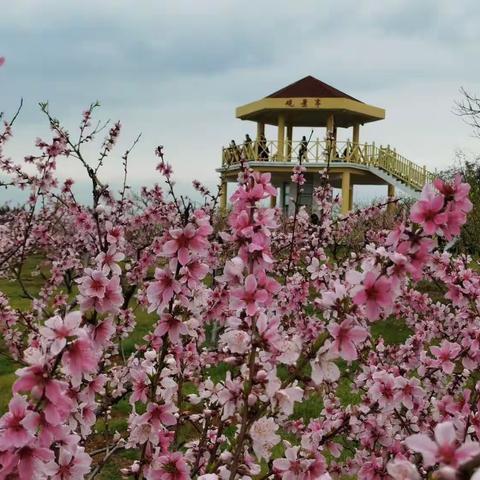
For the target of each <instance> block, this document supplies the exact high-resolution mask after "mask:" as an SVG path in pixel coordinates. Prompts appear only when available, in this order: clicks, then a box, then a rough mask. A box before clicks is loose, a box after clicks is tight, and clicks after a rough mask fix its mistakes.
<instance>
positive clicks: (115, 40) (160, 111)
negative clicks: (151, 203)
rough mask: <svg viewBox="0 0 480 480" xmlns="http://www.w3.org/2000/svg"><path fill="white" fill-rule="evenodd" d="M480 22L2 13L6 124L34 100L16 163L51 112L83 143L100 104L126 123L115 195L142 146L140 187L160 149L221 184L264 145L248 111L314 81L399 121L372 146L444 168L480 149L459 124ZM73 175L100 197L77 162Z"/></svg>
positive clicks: (372, 133)
mask: <svg viewBox="0 0 480 480" xmlns="http://www.w3.org/2000/svg"><path fill="white" fill-rule="evenodd" d="M479 23H480V2H479V1H478V0H457V1H455V2H452V1H450V0H421V1H419V0H382V1H378V0H334V1H330V0H295V1H285V0H257V1H256V2H247V1H245V0H243V1H241V0H238V1H237V0H202V1H198V0H196V1H193V0H190V1H186V0H156V1H154V0H95V1H93V0H82V1H78V0H70V1H65V0H16V1H13V2H12V1H7V0H0V56H4V57H5V58H6V62H5V64H4V65H3V67H1V68H0V111H4V112H5V113H6V115H7V117H8V116H9V115H12V114H13V113H14V112H15V110H16V108H17V105H18V103H19V101H20V98H23V100H24V108H23V109H22V112H21V115H20V117H19V118H18V120H17V122H16V125H15V129H14V134H15V137H14V139H13V140H12V142H11V144H10V145H9V147H8V149H7V153H8V154H9V155H10V156H11V157H12V158H13V159H14V160H16V161H20V160H21V159H22V158H23V156H24V155H26V154H31V153H34V152H35V147H34V142H35V138H36V137H37V136H41V137H45V138H48V128H47V125H46V122H45V118H44V117H43V116H42V114H41V112H40V111H39V108H38V102H40V101H45V100H48V101H49V105H50V109H51V111H52V112H53V113H54V114H55V116H56V117H58V118H59V119H60V120H61V121H62V122H63V124H64V125H66V126H67V127H68V129H69V130H70V131H74V130H75V128H77V126H78V124H79V120H80V116H81V112H82V111H83V110H84V109H85V108H86V107H87V106H88V105H89V104H90V103H91V102H92V101H95V100H99V101H100V102H101V104H102V107H101V109H100V110H99V111H98V113H97V115H98V118H99V119H103V120H106V119H111V120H112V121H116V120H121V122H122V125H123V131H122V136H121V139H120V142H119V144H118V146H117V148H116V150H115V152H114V153H115V154H114V155H113V156H112V158H111V159H110V160H109V161H108V162H107V164H106V165H105V168H104V176H105V178H108V181H109V182H110V184H112V185H116V184H119V183H120V181H121V177H122V167H121V159H120V157H121V154H122V153H123V151H124V150H125V149H126V148H128V147H129V146H130V144H131V143H132V141H133V140H134V139H135V137H136V136H137V135H138V134H139V133H142V138H141V141H140V142H139V144H138V145H137V147H136V149H135V151H134V153H133V154H132V156H131V159H130V172H129V176H130V184H131V185H132V186H138V185H141V184H147V185H151V184H152V183H153V182H155V181H159V180H160V179H159V177H158V174H157V173H156V172H155V165H156V163H157V159H156V158H155V157H154V155H153V152H154V149H155V147H156V145H159V144H162V145H164V146H165V153H166V158H167V160H168V162H169V163H171V164H172V165H173V168H174V172H175V177H176V180H177V184H178V188H179V189H180V191H188V190H190V184H191V180H193V179H194V178H195V179H198V180H200V181H202V182H204V183H206V184H207V185H209V186H214V185H215V184H216V183H217V178H218V177H217V173H216V172H215V169H216V168H218V167H219V166H220V162H221V158H220V151H221V147H222V146H224V145H227V144H228V143H229V141H230V139H232V138H233V139H236V140H237V141H241V140H242V139H243V137H244V135H245V133H250V134H253V133H254V132H255V124H253V123H251V122H243V121H241V120H238V119H236V118H235V108H236V107H237V106H239V105H243V104H245V103H248V102H251V101H254V100H257V99H260V98H262V97H264V96H266V95H268V94H270V93H272V92H274V91H276V90H278V89H280V88H282V87H284V86H286V85H287V84H289V83H292V82H294V81H296V80H298V79H300V78H302V77H304V76H306V75H313V76H315V77H317V78H319V79H320V80H322V81H324V82H326V83H329V84H330V85H333V86H335V87H336V88H339V89H340V90H342V91H344V92H346V93H348V94H350V95H352V96H354V97H355V98H359V99H360V100H362V101H364V102H366V103H369V104H372V105H375V106H379V107H382V108H385V110H386V119H385V120H384V121H381V122H375V123H373V124H369V125H368V126H365V128H364V129H363V130H362V131H361V136H362V138H361V140H362V141H370V142H371V141H375V143H377V144H390V145H391V146H394V147H395V148H396V149H397V151H398V152H399V153H401V154H402V155H403V156H405V157H406V158H408V159H410V160H412V161H414V162H416V163H419V164H421V165H423V164H425V165H426V166H427V168H429V169H430V170H435V169H437V170H441V169H443V168H445V167H447V166H449V165H450V164H451V163H452V162H453V161H454V157H455V151H456V150H458V149H463V150H465V151H467V152H475V151H479V150H480V140H477V139H474V138H473V137H472V131H471V129H470V128H469V127H468V126H467V125H465V123H463V122H462V120H461V119H459V118H458V117H457V116H456V115H455V114H454V113H453V109H454V103H455V101H456V100H459V99H460V93H459V89H460V87H464V88H466V89H467V90H469V91H471V92H473V93H477V94H480V62H479V61H478V58H479V54H480V28H479V27H478V26H479ZM319 135H321V133H320V132H319ZM272 137H273V139H275V134H274V133H273V132H272ZM89 153H91V154H92V157H91V158H92V160H93V159H95V156H93V152H89ZM59 174H60V176H61V177H62V178H66V177H73V178H74V179H75V180H76V181H77V182H78V185H79V187H78V188H80V189H82V188H84V189H85V191H86V188H87V187H86V186H87V184H86V180H85V175H84V173H83V171H82V169H81V167H80V166H79V165H77V164H76V163H75V161H74V160H62V161H61V165H59ZM2 198H3V199H4V198H5V197H4V196H3V197H2Z"/></svg>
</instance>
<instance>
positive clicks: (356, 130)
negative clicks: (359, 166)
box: [352, 123, 360, 159]
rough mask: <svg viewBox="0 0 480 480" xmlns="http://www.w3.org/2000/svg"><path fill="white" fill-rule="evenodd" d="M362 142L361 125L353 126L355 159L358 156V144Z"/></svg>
mask: <svg viewBox="0 0 480 480" xmlns="http://www.w3.org/2000/svg"><path fill="white" fill-rule="evenodd" d="M359 142H360V124H358V123H356V124H355V125H354V126H353V136H352V147H353V152H354V153H353V158H354V159H355V158H356V157H357V156H358V144H359Z"/></svg>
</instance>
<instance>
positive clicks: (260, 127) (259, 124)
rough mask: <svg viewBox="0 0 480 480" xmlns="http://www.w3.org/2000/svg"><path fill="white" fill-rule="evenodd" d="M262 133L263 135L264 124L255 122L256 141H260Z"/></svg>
mask: <svg viewBox="0 0 480 480" xmlns="http://www.w3.org/2000/svg"><path fill="white" fill-rule="evenodd" d="M262 135H265V124H264V123H261V122H257V142H259V141H260V137H261V136H262Z"/></svg>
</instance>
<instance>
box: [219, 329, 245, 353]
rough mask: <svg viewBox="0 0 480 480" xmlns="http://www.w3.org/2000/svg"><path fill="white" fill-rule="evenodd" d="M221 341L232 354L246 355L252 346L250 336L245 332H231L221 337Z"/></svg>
mask: <svg viewBox="0 0 480 480" xmlns="http://www.w3.org/2000/svg"><path fill="white" fill-rule="evenodd" d="M220 340H221V341H222V342H223V343H225V345H226V347H227V348H228V350H230V352H232V353H239V354H244V353H245V352H247V351H248V349H249V348H250V346H251V340H250V335H249V334H248V333H247V332H245V331H243V330H229V331H228V332H225V333H224V334H223V335H222V336H221V337H220Z"/></svg>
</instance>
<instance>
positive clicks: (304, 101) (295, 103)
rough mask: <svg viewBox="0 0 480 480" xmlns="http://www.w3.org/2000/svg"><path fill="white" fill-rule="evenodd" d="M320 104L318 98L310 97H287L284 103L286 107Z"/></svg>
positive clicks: (304, 106) (316, 105) (315, 105)
mask: <svg viewBox="0 0 480 480" xmlns="http://www.w3.org/2000/svg"><path fill="white" fill-rule="evenodd" d="M321 104H322V102H321V100H320V99H319V98H315V99H312V98H302V99H299V98H297V99H293V98H289V99H287V100H285V105H286V106H287V107H292V108H294V107H302V108H306V107H319V106H320V105H321Z"/></svg>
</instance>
